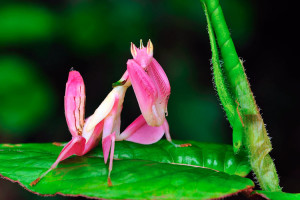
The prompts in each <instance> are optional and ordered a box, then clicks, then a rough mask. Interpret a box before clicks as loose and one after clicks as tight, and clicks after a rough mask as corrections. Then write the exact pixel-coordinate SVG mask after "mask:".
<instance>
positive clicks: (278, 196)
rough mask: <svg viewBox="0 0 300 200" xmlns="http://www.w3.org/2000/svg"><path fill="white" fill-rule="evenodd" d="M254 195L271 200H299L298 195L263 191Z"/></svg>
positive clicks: (299, 194)
mask: <svg viewBox="0 0 300 200" xmlns="http://www.w3.org/2000/svg"><path fill="white" fill-rule="evenodd" d="M255 193H258V194H259V195H260V196H263V197H265V198H267V199H271V200H291V199H293V200H300V193H286V192H269V191H263V190H257V191H255Z"/></svg>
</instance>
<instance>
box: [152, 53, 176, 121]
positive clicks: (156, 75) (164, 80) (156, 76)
mask: <svg viewBox="0 0 300 200" xmlns="http://www.w3.org/2000/svg"><path fill="white" fill-rule="evenodd" d="M147 73H148V75H149V76H150V78H151V79H152V80H153V83H154V85H155V88H156V90H157V91H158V99H157V101H156V107H157V109H163V110H164V114H166V113H167V112H168V111H167V105H168V100H169V97H170V94H171V86H170V82H169V80H168V77H167V75H166V73H165V72H164V70H163V68H162V67H161V66H160V64H159V63H158V62H157V61H156V60H155V59H154V58H153V59H152V61H151V63H150V65H149V67H148V71H147ZM164 114H163V115H164ZM160 117H161V118H163V116H160Z"/></svg>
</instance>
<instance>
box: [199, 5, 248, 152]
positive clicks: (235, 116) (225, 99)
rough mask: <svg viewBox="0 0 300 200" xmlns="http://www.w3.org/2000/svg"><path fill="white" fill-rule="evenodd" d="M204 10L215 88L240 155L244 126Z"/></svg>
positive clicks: (234, 147) (234, 144) (234, 148)
mask: <svg viewBox="0 0 300 200" xmlns="http://www.w3.org/2000/svg"><path fill="white" fill-rule="evenodd" d="M203 9H204V11H205V15H206V20H207V27H208V35H209V40H210V46H211V51H212V59H211V62H212V71H213V79H214V85H215V88H216V90H217V92H218V94H219V98H220V101H221V104H222V105H223V108H224V111H225V113H226V115H227V119H228V121H229V123H230V125H231V127H232V129H233V136H232V139H233V150H234V152H235V153H238V152H239V150H240V148H241V146H242V136H243V124H242V123H241V120H240V119H239V113H238V112H237V108H238V105H237V104H236V102H235V101H234V100H233V97H232V94H231V93H230V91H229V89H228V86H227V84H226V80H225V77H224V74H223V70H222V68H221V63H220V59H219V52H218V47H217V43H216V39H215V35H214V33H213V28H212V25H211V22H210V18H209V16H208V12H207V8H206V5H205V4H203Z"/></svg>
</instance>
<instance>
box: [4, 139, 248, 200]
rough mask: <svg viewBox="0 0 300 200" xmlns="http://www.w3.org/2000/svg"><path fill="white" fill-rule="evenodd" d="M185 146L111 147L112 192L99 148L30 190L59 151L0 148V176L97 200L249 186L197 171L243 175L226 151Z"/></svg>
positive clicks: (188, 195) (216, 192)
mask: <svg viewBox="0 0 300 200" xmlns="http://www.w3.org/2000/svg"><path fill="white" fill-rule="evenodd" d="M176 142H177V143H182V142H183V141H176ZM185 142H186V141H185ZM191 143H192V145H193V146H192V147H186V148H175V147H173V146H172V145H170V144H169V143H168V142H166V141H160V142H159V143H157V144H153V145H139V144H134V143H130V142H117V144H116V150H115V152H116V154H115V158H118V159H116V160H114V169H113V172H112V174H111V179H112V183H113V187H108V186H107V172H108V170H107V166H106V165H105V164H104V163H103V159H100V158H99V157H101V155H102V152H101V150H100V149H101V148H100V147H97V148H96V149H95V150H94V151H93V152H91V153H89V154H87V155H85V156H82V157H77V156H74V157H71V158H69V159H67V160H65V161H63V162H61V163H60V164H59V165H58V167H57V168H56V169H55V170H53V171H52V172H50V173H49V174H48V175H47V176H46V177H45V178H43V179H42V180H41V181H40V182H39V183H38V184H37V185H36V186H34V187H30V186H29V184H30V183H31V182H32V181H33V180H34V179H35V178H37V177H38V176H39V175H40V174H41V173H42V172H44V171H45V170H47V169H48V168H49V167H50V166H51V164H52V163H53V162H54V160H55V159H56V157H57V155H58V154H59V152H60V151H61V149H62V147H61V146H57V144H19V145H11V144H2V145H0V174H1V175H2V176H3V177H6V178H7V179H10V180H12V181H17V182H19V183H20V184H21V185H23V186H24V187H25V188H27V189H28V190H30V191H33V192H36V193H39V194H44V195H53V194H57V193H58V194H63V195H80V196H87V197H98V198H135V199H136V198H140V199H152V198H155V199H195V198H196V199H210V198H220V197H223V196H227V195H231V194H233V193H237V192H239V191H241V190H246V189H249V188H251V187H253V186H254V184H253V182H252V181H251V180H250V179H246V178H242V177H240V176H237V175H229V174H227V173H224V172H218V171H216V170H211V169H208V168H202V167H199V166H201V165H202V166H203V165H204V166H214V167H215V168H216V169H219V170H221V169H223V170H224V169H225V171H226V169H227V171H228V172H231V173H234V171H237V172H238V174H246V173H247V172H249V168H248V169H247V168H246V167H245V166H246V165H245V163H244V162H245V159H243V157H241V156H239V157H234V156H233V154H232V153H230V152H232V147H230V146H227V145H217V144H201V143H197V142H191ZM217 152H219V153H217ZM229 157H232V158H231V159H229ZM224 160H225V162H224ZM228 160H230V161H228ZM172 163H173V164H172ZM174 163H180V164H188V165H179V164H174ZM224 163H225V164H224ZM241 163H244V164H241ZM190 165H194V166H190ZM196 165H199V166H196ZM221 166H223V168H222V167H221ZM241 169H244V170H241ZM245 169H247V170H248V171H247V172H246V171H245ZM241 171H243V173H241Z"/></svg>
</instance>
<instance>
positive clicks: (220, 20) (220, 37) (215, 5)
mask: <svg viewBox="0 0 300 200" xmlns="http://www.w3.org/2000/svg"><path fill="white" fill-rule="evenodd" d="M201 2H202V4H203V8H204V11H205V14H206V16H207V22H208V28H209V30H208V31H209V37H210V40H211V46H212V52H213V59H217V58H218V57H216V55H217V53H216V51H217V50H216V49H217V48H216V45H215V44H214V43H215V38H214V33H215V35H216V38H217V42H218V46H219V48H220V51H221V55H222V58H223V60H224V72H222V74H220V75H218V69H219V68H220V67H219V68H218V65H219V64H218V63H219V61H218V60H217V61H218V62H217V64H218V65H216V64H215V66H217V68H216V67H213V71H214V76H216V75H217V76H220V77H221V78H222V77H223V79H222V80H224V81H225V83H224V85H225V86H226V83H228V85H229V88H228V90H227V93H226V92H224V91H225V90H223V91H222V90H221V91H219V90H218V88H217V91H218V95H219V96H220V99H221V102H222V104H223V106H224V104H226V103H229V106H230V108H231V107H232V105H233V104H232V101H235V100H236V101H237V102H238V103H239V105H240V107H239V108H240V109H237V110H238V112H235V113H237V114H238V115H237V114H234V115H232V113H231V112H227V111H226V110H225V109H226V106H224V110H225V112H226V114H227V117H228V119H229V118H235V119H233V120H231V121H230V120H229V121H230V123H231V125H232V123H233V124H235V123H238V125H233V128H234V130H233V134H234V135H233V136H235V134H237V131H238V132H241V133H244V135H243V137H242V138H243V144H244V145H245V147H246V149H247V151H248V154H249V161H250V163H251V166H252V169H253V171H254V173H255V174H256V176H257V179H258V181H259V183H260V186H261V188H262V189H263V190H267V191H280V190H281V188H280V187H279V179H278V175H277V172H276V169H275V165H274V163H273V160H272V159H271V157H270V156H269V152H270V151H271V149H272V146H271V142H270V139H269V137H268V135H267V131H266V129H265V125H264V123H263V120H262V118H261V115H260V113H259V109H258V107H257V105H256V102H255V99H254V96H253V94H252V91H251V89H250V85H249V83H248V79H247V76H246V74H245V71H244V66H243V64H242V62H241V61H240V59H239V57H238V55H237V53H236V50H235V47H234V44H233V41H232V39H231V36H230V32H229V30H228V27H227V24H226V22H225V18H224V15H223V12H222V9H221V6H220V4H219V0H201ZM213 31H214V33H213ZM212 44H213V45H212ZM214 57H215V58H214ZM213 61H214V60H213ZM213 64H214V62H213ZM215 71H216V72H215ZM224 77H225V78H224ZM215 78H216V77H215ZM216 87H217V84H216ZM228 94H232V96H233V97H231V98H232V99H231V101H227V102H225V101H224V103H223V101H222V99H224V98H225V97H226V98H228ZM241 121H243V124H242V125H244V126H241ZM236 127H238V128H237V129H236V130H235V128H236ZM237 136H240V135H239V134H237ZM236 138H237V140H240V139H241V138H239V137H236Z"/></svg>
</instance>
